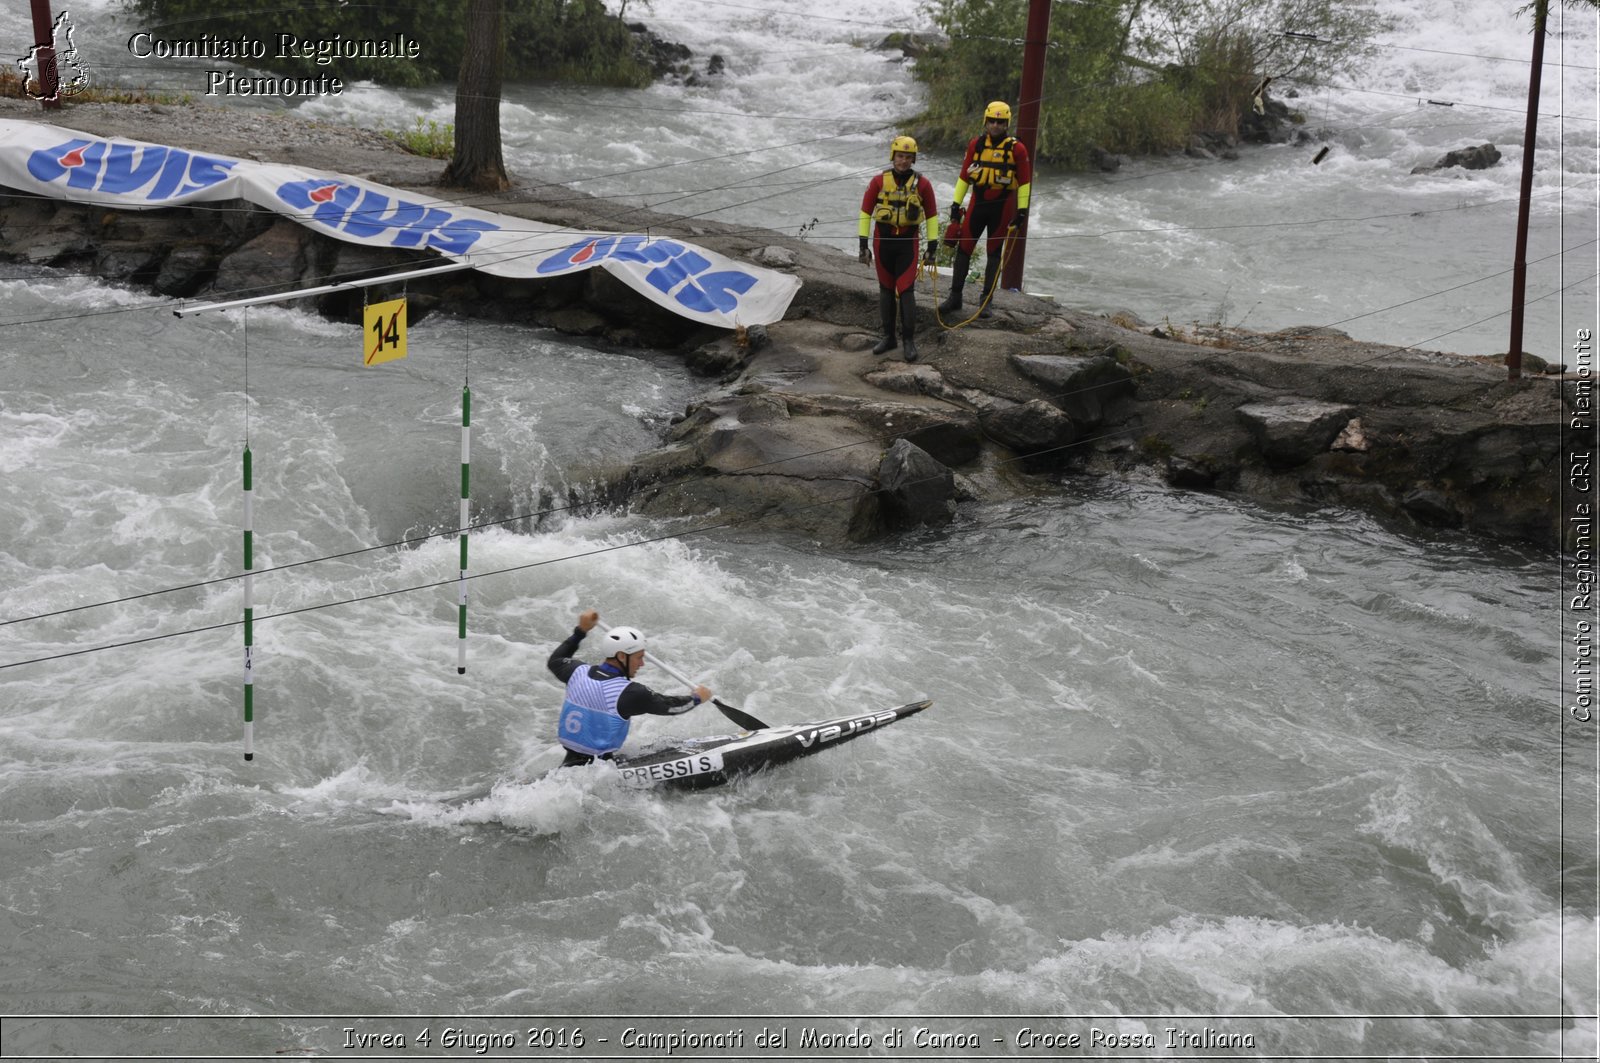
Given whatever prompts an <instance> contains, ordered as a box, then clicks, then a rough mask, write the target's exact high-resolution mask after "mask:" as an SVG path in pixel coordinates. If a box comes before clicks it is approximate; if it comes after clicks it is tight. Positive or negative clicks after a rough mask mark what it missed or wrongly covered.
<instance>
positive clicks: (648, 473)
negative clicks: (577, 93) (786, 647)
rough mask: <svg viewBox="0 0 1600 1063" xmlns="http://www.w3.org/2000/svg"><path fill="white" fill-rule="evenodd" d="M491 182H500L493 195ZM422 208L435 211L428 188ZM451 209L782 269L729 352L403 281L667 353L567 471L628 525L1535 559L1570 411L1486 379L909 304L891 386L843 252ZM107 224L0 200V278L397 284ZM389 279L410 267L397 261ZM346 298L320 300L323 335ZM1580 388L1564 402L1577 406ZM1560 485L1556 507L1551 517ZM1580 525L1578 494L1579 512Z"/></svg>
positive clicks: (687, 332) (288, 230)
mask: <svg viewBox="0 0 1600 1063" xmlns="http://www.w3.org/2000/svg"><path fill="white" fill-rule="evenodd" d="M0 117H5V118H24V119H30V120H41V121H48V122H52V123H53V124H57V125H62V126H66V127H68V128H73V129H80V130H84V131H87V132H90V133H95V134H98V135H117V136H124V137H129V138H133V139H137V140H146V141H152V142H155V143H164V144H173V145H177V146H181V147H189V148H201V149H204V150H207V151H211V152H215V153H220V154H226V155H235V156H239V157H245V158H256V159H260V160H263V161H274V162H286V163H293V164H298V165H304V166H308V167H315V168H317V169H322V170H332V171H335V172H340V173H348V174H353V175H356V176H360V177H364V178H368V179H371V180H374V181H379V182H382V183H385V184H390V185H395V186H397V187H402V188H414V189H429V188H430V186H431V184H432V182H433V180H434V179H435V178H436V177H437V175H438V173H439V171H440V170H441V169H442V165H441V164H439V163H437V162H430V161H428V160H423V159H418V158H415V157H413V156H409V155H406V154H405V153H404V152H402V151H400V150H399V149H398V148H397V147H395V146H394V145H393V144H392V142H390V141H388V140H387V139H385V138H383V137H381V136H378V135H376V134H368V133H364V132H361V131H358V130H352V129H349V128H345V127H339V126H332V125H326V124H319V123H310V122H303V121H298V120H294V119H290V118H286V117H283V116H277V115H269V114H261V113H240V112H237V111H230V110H222V109H216V108H208V107H201V106H193V107H163V106H143V105H131V106H117V105H78V106H70V107H68V108H67V109H64V110H63V111H59V112H53V113H49V114H42V113H41V112H40V111H39V110H38V108H37V107H36V105H29V104H28V103H26V102H24V101H9V100H7V101H0ZM515 176H516V175H514V179H515ZM432 191H434V192H435V194H437V193H436V190H432ZM475 203H476V205H478V206H480V207H482V208H484V209H488V210H493V211H497V212H501V213H505V214H511V215H517V216H522V217H527V218H532V219H536V220H539V221H543V222H549V223H553V224H558V225H566V226H571V227H574V228H578V229H589V230H641V229H645V228H648V229H649V230H650V231H651V232H652V233H653V234H655V235H664V236H672V237H677V238H682V239H686V240H691V241H694V242H696V243H700V244H703V245H705V246H707V247H709V248H712V249H713V250H716V251H719V252H721V253H723V254H726V255H729V256H732V257H735V258H742V259H745V260H748V261H753V262H756V263H759V264H761V265H764V266H767V267H768V268H774V269H781V270H786V271H790V272H794V273H796V274H797V275H798V276H800V277H801V279H802V280H803V281H804V284H803V287H802V288H801V290H800V293H799V295H798V296H797V297H796V299H795V301H794V303H793V305H792V306H791V309H790V312H789V314H788V316H787V318H786V319H785V320H784V321H782V322H779V323H777V324H775V325H773V326H771V327H769V328H767V329H765V330H762V329H755V330H751V332H749V333H741V334H739V335H732V334H728V333H726V332H722V331H720V330H713V329H707V328H705V327H703V326H698V325H696V324H694V323H692V322H688V321H686V320H684V319H681V318H677V317H675V316H672V315H670V314H667V313H665V312H663V311H660V310H658V309H656V308H655V307H654V306H653V305H652V304H649V303H647V302H646V301H645V300H643V299H642V298H641V297H639V296H637V295H635V294H634V293H633V292H632V291H631V290H629V289H627V288H625V287H624V286H623V285H621V284H620V283H618V282H616V281H614V280H612V279H611V278H610V277H609V275H608V274H606V273H605V272H604V271H601V270H590V271H587V272H585V273H583V274H579V275H576V276H572V277H567V278H559V279H556V280H550V281H540V282H532V281H509V280H506V279H502V278H494V277H487V276H481V275H477V274H466V273H460V274H450V275H447V276H445V277H441V278H437V279H434V280H432V281H429V282H421V283H419V282H417V281H412V282H411V283H410V285H409V292H410V296H411V301H412V304H413V313H417V312H428V311H430V310H440V311H447V312H452V313H461V314H471V315H477V316H484V317H493V318H496V319H501V320H510V321H517V322H524V323H527V324H530V325H539V326H546V327H550V328H555V329H559V330H561V331H563V332H566V333H569V334H573V335H581V336H588V337H594V338H596V339H597V340H599V341H600V342H607V343H613V344H618V345H626V346H648V347H655V348H662V349H668V350H674V351H678V352H680V353H681V354H682V355H683V356H684V359H685V363H686V366H687V368H688V369H689V370H690V371H693V372H695V373H698V374H701V375H702V376H703V377H705V378H706V382H707V387H706V391H705V393H704V395H703V396H702V397H701V398H700V399H699V400H698V401H696V402H695V403H693V404H691V405H690V407H689V408H688V409H687V410H686V411H685V415H684V417H683V418H682V419H681V420H680V421H679V422H678V423H677V424H676V425H675V426H674V427H673V428H672V430H671V431H670V433H669V434H668V437H667V438H666V439H664V440H663V442H662V445H661V447H660V448H658V449H657V450H655V451H653V452H651V453H648V454H645V455H642V456H640V457H639V458H638V459H637V460H636V461H634V462H633V463H632V464H630V465H629V466H627V467H617V468H601V469H590V470H574V473H575V475H574V476H573V477H572V478H571V479H573V480H574V481H576V480H578V479H591V478H592V479H593V480H594V481H595V482H598V483H600V484H603V485H605V486H604V487H603V489H602V492H601V493H602V496H603V497H604V498H605V499H609V500H612V501H621V500H622V499H624V498H627V499H628V500H629V501H630V504H632V505H634V506H636V507H638V508H641V509H643V510H644V511H646V512H651V513H658V514H671V515H691V514H704V513H708V512H715V513H716V514H717V519H718V520H719V521H722V522H731V523H738V522H743V521H747V520H756V519H759V524H760V527H762V528H765V529H772V528H779V529H786V530H790V531H794V532H799V533H802V534H805V535H808V536H812V537H816V538H820V539H823V540H826V541H844V540H858V541H859V540H864V539H870V538H872V537H875V536H878V535H882V534H885V533H890V532H893V531H895V530H898V529H901V528H905V527H909V526H914V525H919V524H926V523H934V524H937V523H941V522H944V521H947V520H949V519H950V517H951V515H952V513H953V512H954V507H955V506H956V505H957V504H959V503H960V502H961V501H963V500H966V499H978V500H983V499H994V498H1002V497H1009V496H1015V495H1018V494H1025V493H1034V492H1038V491H1041V490H1052V489H1058V488H1064V489H1066V490H1071V489H1072V484H1073V483H1074V482H1075V478H1076V477H1078V476H1081V475H1117V476H1126V477H1136V478H1150V479H1158V480H1161V481H1164V482H1166V483H1169V484H1171V485H1173V486H1174V487H1177V488H1181V489H1188V490H1207V491H1227V492H1235V493H1239V494H1242V495H1245V496H1248V497H1251V498H1254V499H1259V500H1261V501H1263V502H1266V503H1268V504H1274V505H1296V506H1301V505H1343V506H1353V507H1358V508H1361V509H1363V510H1367V511H1370V512H1373V513H1377V514H1380V515H1382V516H1383V517H1385V518H1388V519H1393V520H1397V521H1404V522H1410V523H1415V524H1419V525H1424V526H1432V527H1445V528H1460V529H1464V530H1467V531H1469V532H1474V533H1480V534H1484V535H1488V536H1493V537H1498V538H1507V539H1514V540H1521V541H1525V542H1531V543H1535V544H1538V545H1540V546H1544V547H1548V548H1557V547H1559V546H1560V545H1561V542H1562V527H1561V525H1562V522H1561V519H1560V516H1559V513H1558V492H1559V489H1560V486H1561V484H1562V482H1563V478H1564V473H1565V468H1566V465H1567V460H1566V455H1565V454H1564V453H1563V449H1562V448H1563V428H1564V426H1565V425H1567V424H1568V423H1569V421H1570V419H1571V417H1572V416H1573V414H1574V413H1575V412H1584V413H1586V414H1587V415H1591V417H1592V406H1589V405H1583V404H1586V403H1590V402H1592V392H1584V393H1582V394H1580V393H1579V392H1578V386H1579V383H1580V382H1577V381H1572V380H1565V381H1564V380H1562V379H1561V378H1560V377H1558V376H1541V375H1528V376H1525V377H1524V378H1523V379H1522V380H1519V381H1508V380H1507V379H1506V370H1505V368H1504V367H1503V366H1502V365H1498V364H1491V363H1489V362H1486V361H1485V360H1482V359H1473V358H1466V357H1459V356H1455V355H1449V354H1438V353H1431V352H1423V351H1414V350H1404V349H1399V348H1393V347H1386V346H1383V345H1379V344H1371V343H1360V342H1356V341H1352V340H1350V339H1349V338H1348V337H1345V336H1343V335H1342V334H1339V333H1336V332H1329V331H1326V330H1317V329H1313V328H1306V329H1290V330H1284V331H1281V332H1277V333H1272V334H1258V333H1247V332H1243V331H1240V330H1203V329H1197V330H1194V331H1193V332H1192V333H1190V334H1186V335H1171V334H1168V332H1166V331H1165V330H1163V329H1160V328H1153V327H1150V326H1148V325H1145V324H1143V323H1141V322H1138V321H1136V320H1134V319H1132V318H1131V317H1128V316H1126V315H1120V316H1119V317H1118V318H1117V319H1116V320H1110V319H1107V318H1103V317H1099V316H1095V315H1089V314H1082V313H1078V312H1075V311H1073V310H1071V309H1068V308H1066V307H1062V306H1058V305H1056V304H1054V303H1051V302H1048V301H1046V300H1042V299H1037V298H1033V297H1030V296H1026V295H1022V294H1019V293H1002V294H1001V295H999V296H998V297H997V298H996V300H995V303H994V309H995V311H996V313H995V316H994V317H993V318H992V319H991V320H987V321H982V322H974V323H973V324H971V325H969V326H966V327H963V328H957V329H953V330H945V329H943V328H942V327H941V325H940V323H939V322H938V321H936V320H935V316H934V314H933V312H932V310H931V307H932V305H933V303H934V302H935V300H934V299H933V298H931V297H930V296H929V295H927V294H925V295H924V296H923V298H922V299H921V303H922V306H923V308H924V309H923V311H922V315H921V322H920V325H919V342H918V345H919V347H920V349H921V352H922V359H921V360H920V361H919V362H918V363H916V364H909V365H908V364H906V363H904V362H902V361H899V360H898V358H897V356H896V355H890V356H889V358H887V359H879V358H876V357H874V356H872V355H871V353H870V348H871V346H872V343H873V341H874V336H873V334H872V331H871V330H872V329H873V328H874V327H875V325H874V322H875V320H876V282H875V281H874V279H873V277H872V275H871V271H870V270H867V269H865V268H863V267H861V266H860V265H859V264H858V263H857V262H856V260H855V257H854V256H853V255H847V254H844V253H842V252H840V251H838V250H835V249H833V248H831V247H823V246H819V245H816V244H812V243H807V242H805V241H803V240H798V239H794V238H790V237H786V236H783V235H780V234H778V233H775V232H768V231H753V230H750V229H748V228H744V227H737V228H736V227H734V226H723V225H719V224H716V223H711V222H704V221H699V220H689V219H682V218H675V217H672V216H668V215H660V214H654V213H652V212H648V211H641V210H628V209H622V210H619V208H617V207H616V206H615V205H613V204H610V203H607V202H604V201H599V200H592V199H589V198H588V197H585V196H583V195H582V194H579V193H574V192H573V191H571V190H570V189H566V188H564V187H562V186H559V185H549V184H537V185H531V186H519V187H518V188H516V189H515V190H513V191H512V192H509V193H506V194H503V195H501V196H499V197H494V198H493V199H484V198H483V197H477V198H476V199H475ZM238 206H240V208H241V209H239V210H237V211H229V212H224V213H223V214H221V215H220V216H221V217H223V218H224V219H226V220H225V221H224V222H223V223H221V224H218V221H217V218H218V217H219V215H218V213H217V212H216V211H214V210H208V211H204V212H200V211H191V210H188V209H183V208H176V209H164V210H160V211H150V212H116V211H108V210H105V209H104V208H86V207H80V206H74V205H67V204H60V203H56V202H53V201H43V200H37V199H27V198H17V197H10V198H7V199H6V200H5V205H4V207H3V208H0V234H3V237H4V242H3V245H0V246H3V248H4V254H5V255H6V256H7V257H9V258H11V259H12V260H16V261H25V262H29V263H34V264H41V265H50V266H54V267H58V268H62V269H69V270H79V271H84V272H89V273H94V274H96V275H99V276H102V277H105V278H106V279H108V280H113V281H117V282H121V283H126V284H131V285H134V286H139V287H145V288H148V289H150V290H153V291H156V292H159V293H161V294H164V295H168V296H173V297H189V296H203V297H205V298H208V299H209V298H221V297H223V296H224V295H225V294H227V293H232V292H236V291H241V290H244V289H249V290H251V291H252V292H254V291H257V290H260V289H261V288H262V286H264V285H278V286H281V287H282V289H283V290H286V291H287V290H293V289H296V288H299V287H303V286H308V285H312V284H317V283H322V282H324V281H325V280H327V279H329V278H332V277H335V276H345V275H348V274H350V273H351V272H353V271H358V270H363V269H371V268H375V267H379V266H382V265H384V264H387V263H398V262H401V261H404V260H405V256H402V254H401V253H393V254H389V253H380V252H376V251H373V250H371V249H366V248H361V247H357V246H355V245H351V244H343V243H338V242H335V241H331V240H328V239H326V238H324V237H321V236H319V235H317V234H314V233H312V232H310V231H309V230H307V229H304V228H303V227H300V226H298V225H295V224H293V223H291V222H288V221H285V220H282V219H280V218H279V217H278V216H276V215H274V214H272V213H270V212H267V211H264V210H260V209H257V208H253V207H249V206H248V205H244V204H239V205H238ZM409 257H411V258H416V257H418V256H415V255H412V256H409ZM360 301H361V296H360V295H359V294H354V295H352V294H350V293H344V294H337V295H332V296H327V297H323V298H322V299H321V300H319V302H318V307H319V309H321V310H322V311H323V312H325V313H328V314H330V315H335V316H340V317H345V316H347V315H349V314H351V313H352V312H353V309H354V307H356V306H359V304H360ZM1584 383H1585V384H1586V383H1587V382H1584ZM1570 490H1571V488H1570V486H1569V493H1570ZM1588 493H1589V497H1590V502H1591V504H1592V502H1593V488H1592V485H1591V486H1590V487H1589V488H1588Z"/></svg>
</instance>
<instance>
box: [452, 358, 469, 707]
mask: <svg viewBox="0 0 1600 1063" xmlns="http://www.w3.org/2000/svg"><path fill="white" fill-rule="evenodd" d="M471 470H472V391H471V390H470V389H469V388H468V387H467V386H466V385H465V384H463V385H462V386H461V574H460V578H459V579H458V580H457V581H456V587H457V590H456V611H457V616H456V674H457V675H466V674H467V526H468V519H469V512H470V509H471V503H470V502H469V500H468V487H469V485H470V481H471Z"/></svg>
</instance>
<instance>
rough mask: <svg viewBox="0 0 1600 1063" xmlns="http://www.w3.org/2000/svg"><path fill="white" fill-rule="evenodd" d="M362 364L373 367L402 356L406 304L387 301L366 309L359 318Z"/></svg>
mask: <svg viewBox="0 0 1600 1063" xmlns="http://www.w3.org/2000/svg"><path fill="white" fill-rule="evenodd" d="M361 348H362V351H361V353H362V364H363V365H377V364H378V363H379V362H392V361H394V360H395V359H397V358H404V357H405V356H406V301H405V300H404V299H390V300H389V301H388V302H386V303H373V304H371V305H370V306H368V307H366V309H365V313H364V315H363V318H362V341H361Z"/></svg>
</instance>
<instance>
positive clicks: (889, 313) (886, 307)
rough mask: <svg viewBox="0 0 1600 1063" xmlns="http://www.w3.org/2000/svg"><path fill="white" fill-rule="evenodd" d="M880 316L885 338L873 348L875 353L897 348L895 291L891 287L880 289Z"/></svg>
mask: <svg viewBox="0 0 1600 1063" xmlns="http://www.w3.org/2000/svg"><path fill="white" fill-rule="evenodd" d="M878 317H879V318H880V319H881V320H882V321H883V339H881V340H879V341H878V345H877V346H876V347H874V348H872V353H873V354H888V353H889V352H890V351H892V350H894V349H895V346H896V344H895V342H894V291H893V290H892V289H890V288H879V289H878Z"/></svg>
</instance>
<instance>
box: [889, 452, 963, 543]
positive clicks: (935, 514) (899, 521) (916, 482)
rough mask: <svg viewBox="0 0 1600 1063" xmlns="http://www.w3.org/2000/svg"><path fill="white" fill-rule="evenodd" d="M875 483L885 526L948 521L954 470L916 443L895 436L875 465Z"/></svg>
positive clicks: (951, 504) (913, 525)
mask: <svg viewBox="0 0 1600 1063" xmlns="http://www.w3.org/2000/svg"><path fill="white" fill-rule="evenodd" d="M878 485H879V487H880V489H881V494H880V498H881V501H882V505H883V519H884V524H885V526H887V527H889V528H892V529H893V528H912V527H916V526H918V525H921V524H934V525H939V524H948V523H949V522H950V517H951V514H952V513H953V512H954V507H955V490H956V477H955V473H953V472H951V471H950V469H949V468H947V467H946V466H944V465H941V464H940V463H939V462H937V461H935V460H934V459H933V458H932V457H931V456H930V455H929V454H928V452H927V451H925V450H923V449H922V448H921V447H919V446H917V445H916V444H914V443H908V442H907V441H906V440H904V439H897V440H895V442H894V446H892V447H890V448H889V450H888V452H887V453H886V454H884V456H883V463H882V464H881V465H879V466H878Z"/></svg>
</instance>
